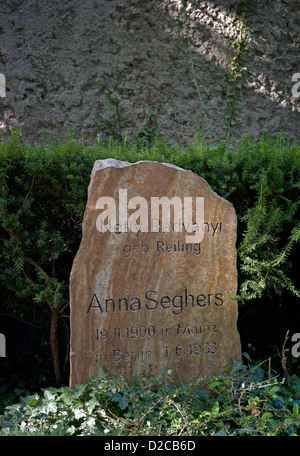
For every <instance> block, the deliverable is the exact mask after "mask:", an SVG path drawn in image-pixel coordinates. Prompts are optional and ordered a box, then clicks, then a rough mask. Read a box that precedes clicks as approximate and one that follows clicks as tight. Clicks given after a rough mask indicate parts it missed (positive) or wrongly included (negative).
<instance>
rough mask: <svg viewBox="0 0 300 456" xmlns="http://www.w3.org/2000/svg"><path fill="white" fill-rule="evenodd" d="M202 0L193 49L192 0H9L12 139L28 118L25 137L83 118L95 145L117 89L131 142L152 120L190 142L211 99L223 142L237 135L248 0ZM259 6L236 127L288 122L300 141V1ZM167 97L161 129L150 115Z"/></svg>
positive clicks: (83, 129)
mask: <svg viewBox="0 0 300 456" xmlns="http://www.w3.org/2000/svg"><path fill="white" fill-rule="evenodd" d="M198 4H199V5H198V6H199V9H198V10H197V11H196V12H195V13H194V14H193V20H192V26H191V34H190V35H191V36H190V38H191V43H192V46H191V48H190V50H191V55H190V53H189V47H188V44H187V40H186V34H185V33H184V29H183V27H182V25H181V24H182V23H183V20H184V15H183V14H182V13H181V12H180V10H181V2H180V1H171V0H155V1H151V0H146V1H140V0H111V1H108V0H107V1H104V0H103V1H94V0H85V1H84V3H83V2H82V1H80V0H65V1H64V2H61V1H57V0H55V1H51V2H49V1H47V0H39V1H38V2H36V1H33V0H27V1H22V0H10V1H5V2H1V5H0V73H3V74H4V75H5V77H6V98H0V134H1V135H2V136H3V137H4V138H5V137H6V136H8V135H9V131H10V129H11V128H12V126H13V125H15V124H19V125H21V127H22V132H23V139H24V140H25V141H28V142H31V143H32V142H33V143H36V142H38V141H39V139H40V135H41V134H42V132H46V133H47V136H48V137H49V138H51V137H53V136H54V137H60V138H62V139H66V138H67V137H68V135H69V129H70V127H73V128H75V129H77V132H78V134H81V133H82V134H83V135H84V138H85V139H86V141H87V142H88V143H94V141H95V140H96V137H97V133H99V131H100V125H101V124H100V122H99V118H100V117H103V118H106V119H109V120H113V114H114V112H113V109H112V106H111V105H110V103H109V102H108V100H107V98H106V96H105V93H106V92H110V93H111V94H112V95H113V96H114V97H115V98H116V99H118V100H119V101H120V103H121V104H120V106H121V107H122V108H124V110H125V114H126V115H127V118H128V123H127V127H126V129H127V130H128V132H129V139H134V138H135V137H134V133H137V134H138V133H140V132H141V131H142V130H143V128H144V127H145V126H146V125H147V124H148V127H149V128H150V130H152V132H159V133H160V136H161V137H162V138H163V139H165V140H166V141H167V142H170V143H178V144H180V145H183V144H185V143H187V142H189V141H191V140H192V139H193V136H194V134H195V132H196V130H197V128H198V124H199V119H200V114H201V109H202V107H203V106H204V105H205V106H209V107H210V108H209V109H207V110H206V115H205V116H204V117H203V118H202V121H201V130H202V131H203V132H204V133H205V137H206V138H207V139H209V140H211V141H212V143H215V142H216V141H219V140H220V139H221V138H222V137H224V135H226V130H224V128H223V126H222V125H223V121H224V117H225V114H226V110H227V99H226V91H227V90H228V89H229V88H230V84H229V83H228V80H227V76H226V72H227V71H228V69H229V64H230V60H231V58H232V46H231V42H232V41H233V40H234V39H235V38H236V30H235V27H234V21H235V18H236V14H238V13H239V8H238V7H239V5H240V4H241V2H240V1H238V0H220V1H218V2H212V1H201V2H198ZM292 4H293V6H292ZM249 5H250V6H249V19H248V23H249V28H250V30H251V34H250V36H249V40H250V43H251V47H252V50H251V53H250V55H249V61H248V62H246V66H247V71H246V72H244V79H243V82H244V87H243V90H242V96H243V98H242V100H241V101H238V103H237V106H236V110H237V115H236V120H239V121H240V124H239V125H238V128H236V129H235V131H234V133H235V135H236V137H237V138H239V137H241V136H245V135H248V136H250V137H251V138H254V139H255V138H257V137H258V135H259V134H260V132H261V131H262V130H263V129H267V128H268V127H269V128H270V129H271V131H272V132H278V131H279V128H280V122H281V123H282V126H283V128H285V129H286V132H287V134H288V136H290V137H291V138H292V139H293V140H294V141H296V142H298V141H299V128H298V126H299V118H300V105H299V97H293V94H292V87H293V85H294V83H293V82H292V77H293V74H295V73H299V48H300V39H299V27H300V3H299V0H296V1H293V2H276V1H275V0H267V1H264V2H262V1H260V0H251V1H250V2H249ZM191 56H192V57H193V58H195V60H194V62H195V64H196V66H195V72H196V73H195V75H194V74H193V71H192V66H191ZM195 76H196V80H197V81H198V84H199V87H200V92H201V100H199V96H198V93H197V89H196V86H195ZM160 106H161V108H162V109H163V112H164V115H165V117H164V118H161V117H160V116H159V114H158V116H157V119H156V120H157V122H158V124H159V128H157V125H156V124H155V122H152V124H151V122H150V116H151V115H152V111H151V110H153V109H154V110H156V112H157V113H159V111H158V110H159V107H160ZM124 133H125V131H124ZM103 137H105V135H103Z"/></svg>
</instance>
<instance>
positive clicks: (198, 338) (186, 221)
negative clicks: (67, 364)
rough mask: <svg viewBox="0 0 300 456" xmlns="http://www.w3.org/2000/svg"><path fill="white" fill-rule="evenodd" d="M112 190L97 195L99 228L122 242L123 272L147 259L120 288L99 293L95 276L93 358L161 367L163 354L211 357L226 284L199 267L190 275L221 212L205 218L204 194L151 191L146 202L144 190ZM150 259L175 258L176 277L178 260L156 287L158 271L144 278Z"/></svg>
mask: <svg viewBox="0 0 300 456" xmlns="http://www.w3.org/2000/svg"><path fill="white" fill-rule="evenodd" d="M117 196H118V198H115V197H111V196H102V197H100V198H99V199H98V200H97V202H96V209H97V210H98V215H97V218H96V228H97V231H98V232H99V236H103V237H106V238H109V240H107V241H106V242H108V243H109V242H111V246H112V247H111V249H115V248H116V247H117V249H118V250H119V254H118V255H117V257H118V264H119V267H120V274H121V271H122V270H124V268H125V269H126V268H127V269H129V268H131V269H132V268H133V269H134V268H135V267H140V268H142V267H144V269H145V280H144V281H142V282H141V281H140V280H139V283H135V282H134V279H133V280H131V281H130V282H131V283H130V284H129V285H130V286H128V283H125V282H124V287H123V289H124V291H123V292H121V290H122V287H121V288H118V292H119V294H118V295H117V294H116V293H114V292H111V294H108V293H107V292H106V293H104V292H103V287H102V281H101V279H100V281H99V283H98V284H97V285H98V286H97V287H96V289H95V290H94V293H93V294H92V295H91V296H90V299H89V302H88V305H87V309H86V312H87V314H88V316H90V318H93V319H94V320H95V323H96V324H95V325H94V326H93V329H92V331H93V350H92V355H93V357H94V360H95V363H109V364H110V365H114V366H115V367H119V368H121V367H122V366H125V367H126V365H127V366H128V364H130V363H135V364H136V363H139V364H143V365H144V367H145V369H144V370H147V368H148V370H149V368H150V371H151V366H152V365H153V366H154V365H156V366H157V365H159V364H161V367H164V366H166V361H168V362H169V364H168V365H169V366H170V367H172V362H173V364H174V367H175V368H176V366H177V364H178V362H179V363H180V361H181V360H182V359H185V360H187V359H190V362H195V361H199V360H200V359H201V360H202V362H205V357H206V358H207V359H211V358H212V357H213V356H214V355H216V354H217V352H218V339H219V331H220V328H218V324H217V322H216V321H215V320H214V312H216V311H218V309H220V308H221V307H222V306H223V305H224V301H225V299H224V292H223V290H222V289H218V288H216V289H209V287H208V286H207V284H206V283H205V277H204V278H203V279H201V275H199V280H198V284H197V286H195V278H194V277H193V280H192V281H191V282H192V283H191V284H190V283H189V280H188V279H189V275H190V274H191V272H190V270H191V265H192V269H193V265H195V268H194V269H195V272H196V273H197V274H198V271H199V265H201V256H203V248H204V246H205V242H204V239H205V237H208V236H210V237H211V238H212V240H214V238H215V237H216V236H221V235H222V229H223V227H222V223H223V222H222V218H221V217H220V218H219V220H217V221H215V220H213V221H211V220H206V219H205V198H204V197H191V196H184V197H178V196H173V197H172V198H168V197H167V196H163V197H156V196H154V197H153V196H151V198H150V204H149V201H148V199H149V198H148V199H147V198H145V197H143V196H133V197H131V198H130V199H129V198H128V192H127V190H126V189H119V191H118V195H117ZM120 263H123V264H122V266H121V264H120ZM153 263H154V266H153V267H155V264H157V267H166V268H168V267H169V268H171V269H172V266H173V265H177V270H178V272H179V273H178V274H177V277H176V267H175V271H174V270H173V272H171V274H170V275H171V277H170V284H169V285H168V284H165V283H164V286H163V287H161V286H160V282H159V273H158V279H157V278H156V279H155V280H154V281H153V283H151V281H147V269H148V270H149V269H151V267H152V266H151V264H153ZM147 264H148V267H147V266H145V265H147ZM196 266H197V267H196ZM205 267H206V268H207V265H206V264H205V263H203V264H202V268H205ZM173 269H174V268H173ZM185 269H186V272H187V275H186V277H185V275H184V270H185ZM158 272H159V271H158ZM150 275H151V277H153V274H150ZM154 277H155V274H154ZM154 277H153V278H154ZM174 279H175V283H174ZM120 280H122V277H121V276H120ZM176 282H177V283H176ZM174 285H175V286H174ZM207 310H209V311H210V312H209V313H210V315H209V317H208V318H207V316H206V313H207ZM205 311H206V312H205ZM114 321H115V323H116V324H114V323H113V322H114ZM121 323H122V324H121ZM181 363H182V361H181ZM141 370H143V369H141Z"/></svg>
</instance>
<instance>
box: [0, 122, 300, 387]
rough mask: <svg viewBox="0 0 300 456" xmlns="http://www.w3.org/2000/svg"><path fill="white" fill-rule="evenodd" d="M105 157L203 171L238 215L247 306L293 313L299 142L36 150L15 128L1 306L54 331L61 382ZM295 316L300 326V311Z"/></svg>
mask: <svg viewBox="0 0 300 456" xmlns="http://www.w3.org/2000/svg"><path fill="white" fill-rule="evenodd" d="M104 158H115V159H119V160H126V161H129V162H135V161H139V160H156V161H160V162H167V163H172V164H174V165H177V166H180V167H182V168H185V169H189V170H192V171H193V172H195V173H197V174H198V175H200V176H201V177H202V178H204V179H205V180H206V181H207V182H208V183H209V184H210V186H211V187H212V189H213V190H214V191H215V192H216V193H218V194H219V195H220V196H222V197H224V198H226V199H227V200H229V201H230V202H231V203H232V204H233V205H234V207H235V209H236V212H237V217H238V242H237V250H238V280H239V289H238V296H237V299H238V301H239V303H240V306H241V308H243V306H247V305H248V304H247V303H253V302H256V304H257V303H258V305H259V312H260V313H263V312H264V306H265V304H266V302H269V303H271V304H272V305H274V306H276V303H278V301H280V300H281V301H280V302H281V304H282V303H283V301H282V298H281V297H282V296H284V299H287V302H285V305H286V311H287V312H288V311H289V306H288V301H289V300H290V299H294V300H296V301H297V300H298V299H299V290H298V288H299V275H298V273H297V265H296V260H297V256H298V254H299V247H298V246H299V244H298V241H299V231H300V230H299V175H300V147H293V146H291V145H290V143H289V141H288V140H287V139H286V138H285V137H284V136H282V135H280V136H277V137H275V138H272V137H271V136H270V135H268V134H263V135H262V136H261V138H260V140H259V141H251V140H250V139H249V138H244V139H243V140H242V141H241V143H240V144H239V145H234V144H230V145H229V144H226V143H220V144H219V145H217V146H216V147H211V146H206V145H205V144H203V143H202V142H201V141H199V139H197V138H196V140H195V142H194V143H193V144H190V145H189V146H187V147H185V148H181V147H180V146H169V145H167V144H165V143H164V142H163V141H161V140H156V141H155V142H154V143H153V145H152V146H151V147H149V146H148V145H147V143H143V142H142V141H140V142H137V143H135V144H131V145H129V144H127V143H126V141H125V142H123V143H122V144H121V143H118V142H117V141H115V140H113V139H110V140H109V141H107V142H102V141H101V140H100V139H98V141H97V143H96V144H95V145H94V146H86V145H85V144H84V143H81V144H79V143H78V142H76V141H75V139H74V138H70V140H69V141H68V142H66V143H63V144H61V143H59V142H57V141H52V142H49V143H46V142H45V141H42V142H41V144H40V145H39V146H36V147H33V146H30V145H27V144H25V143H23V142H22V139H21V134H20V130H19V129H18V128H16V129H14V130H13V132H12V137H11V139H10V141H8V142H7V143H3V144H1V145H0V182H1V186H0V283H1V300H2V301H1V311H2V313H6V314H9V315H12V316H14V317H15V318H17V319H19V320H25V321H27V322H29V321H30V322H31V323H32V322H34V323H35V324H37V325H40V326H46V327H47V328H48V329H49V334H50V335H49V343H50V347H51V359H52V361H53V367H54V369H53V370H54V376H55V382H56V383H57V384H60V383H61V382H63V381H64V380H65V378H67V377H64V372H65V374H66V376H67V368H66V363H65V365H64V367H65V368H66V369H65V371H63V359H66V358H65V357H66V355H67V353H68V344H67V341H68V318H67V317H68V305H69V294H68V285H69V274H70V271H71V267H72V262H73V259H74V257H75V254H76V252H77V249H78V247H79V243H80V239H81V223H82V218H83V213H84V209H85V204H86V198H87V187H88V183H89V179H90V173H91V170H92V167H93V164H94V161H95V160H97V159H104ZM150 178H151V176H150ZM286 297H288V298H286ZM291 319H293V320H295V321H296V322H299V311H298V314H297V315H293V316H291ZM0 329H1V328H0ZM61 334H65V336H64V337H65V338H64V341H63V344H61V343H60V337H62V336H61ZM281 342H282V340H280V341H278V344H280V343H281ZM62 346H63V347H62ZM62 348H63V350H62ZM31 362H34V361H31Z"/></svg>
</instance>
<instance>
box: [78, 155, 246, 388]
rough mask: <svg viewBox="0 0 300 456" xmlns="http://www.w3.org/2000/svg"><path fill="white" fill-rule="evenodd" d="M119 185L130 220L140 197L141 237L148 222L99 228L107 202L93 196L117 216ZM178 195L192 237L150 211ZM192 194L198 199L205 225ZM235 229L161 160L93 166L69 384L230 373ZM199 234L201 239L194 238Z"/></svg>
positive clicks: (199, 186)
mask: <svg viewBox="0 0 300 456" xmlns="http://www.w3.org/2000/svg"><path fill="white" fill-rule="evenodd" d="M120 189H122V190H124V189H126V190H127V201H128V214H127V215H126V217H125V220H128V222H130V221H132V217H133V215H134V214H135V215H137V212H136V211H138V210H139V208H140V207H141V206H135V205H136V201H135V204H133V205H132V206H131V203H130V202H134V200H132V198H134V197H137V196H139V197H143V198H145V201H146V202H147V205H146V208H147V209H148V222H149V224H148V225H146V224H144V226H148V230H146V229H145V228H143V229H144V231H142V227H143V223H144V220H145V218H137V220H136V221H137V223H139V224H141V225H140V230H141V231H138V230H136V229H135V228H134V225H129V224H128V225H127V228H128V229H126V231H127V232H121V233H120V232H113V231H114V230H113V225H109V223H108V219H104V218H103V220H102V221H103V222H105V224H106V226H105V227H104V223H103V224H102V228H101V230H100V224H99V216H100V214H104V213H105V212H104V210H106V209H107V208H108V206H104V205H103V206H102V209H101V207H100V206H99V198H102V197H112V198H113V200H114V201H115V202H116V208H117V210H118V208H119V207H121V206H122V205H121V206H119V202H120V201H121V200H120V193H119V190H120ZM175 196H176V197H179V198H180V201H181V202H182V203H185V201H188V200H184V198H185V197H193V200H192V201H193V219H192V222H193V223H196V225H193V226H194V227H196V226H197V227H198V229H199V231H197V230H196V231H195V232H193V233H189V236H190V238H189V239H187V238H186V235H187V233H186V231H185V230H186V229H189V227H188V225H187V224H185V225H184V226H183V225H181V226H182V227H183V228H182V229H181V228H179V224H177V225H176V224H175V223H174V221H176V220H177V219H176V220H175V218H174V217H175V214H173V212H172V210H171V217H170V223H169V224H167V223H165V220H164V219H163V218H162V217H163V213H165V212H164V211H165V209H163V210H162V212H161V213H160V215H159V217H160V218H159V220H160V224H158V222H157V220H158V219H155V218H154V215H153V214H154V212H151V211H152V210H153V207H154V203H153V200H152V199H151V198H153V197H159V198H162V197H168V198H169V200H171V198H173V197H175ZM196 198H204V200H201V201H204V218H203V219H202V223H201V218H200V217H199V214H200V212H197V211H196V201H198V200H197V199H196ZM173 201H175V200H173ZM199 201H200V199H199ZM126 207H127V206H126ZM183 207H184V209H185V207H186V206H185V205H183ZM184 214H185V210H184V212H182V218H181V217H179V221H181V220H185V219H184V218H183V217H184ZM102 216H103V215H102ZM127 216H128V219H127ZM144 216H145V213H144ZM103 217H104V216H103ZM150 220H151V223H150ZM117 221H118V220H117ZM96 223H98V225H96ZM236 223H237V221H236V214H235V210H234V207H233V206H232V204H231V203H229V202H228V201H226V200H224V199H223V198H221V197H219V196H218V195H217V194H216V193H214V192H213V191H212V190H211V188H210V186H209V185H208V183H207V182H206V181H205V180H203V179H202V178H201V177H199V176H197V175H196V174H194V173H192V172H191V171H186V170H183V169H180V168H178V167H176V166H172V165H169V164H162V163H158V162H144V161H143V162H138V163H134V164H130V163H127V162H121V161H116V160H112V159H109V160H98V161H96V162H95V165H94V168H93V171H92V175H91V181H90V185H89V188H88V201H87V206H86V211H85V216H84V221H83V236H82V241H81V245H80V248H79V250H78V253H77V255H76V258H75V260H74V264H73V268H72V272H71V277H70V305H71V355H70V361H71V375H70V385H71V386H72V387H74V385H75V384H80V383H82V382H84V381H85V380H86V379H87V378H90V377H92V376H95V375H96V374H97V372H98V370H99V367H100V366H102V367H103V368H104V370H106V371H107V372H109V373H110V374H113V373H123V374H124V376H125V377H126V378H130V377H132V376H133V375H137V374H139V373H142V372H149V373H151V374H153V375H159V374H161V373H162V372H163V371H162V369H165V370H166V371H167V370H169V369H171V370H173V372H174V374H175V378H176V379H177V380H176V381H178V382H181V381H183V382H185V381H188V380H189V379H191V378H198V377H199V376H203V375H209V374H213V373H216V372H220V371H223V372H229V371H230V369H231V367H232V357H233V358H235V359H240V357H241V346H240V338H239V334H238V331H237V326H236V322H237V315H238V310H237V303H236V301H234V300H231V299H229V297H232V296H234V295H235V294H236V292H237V268H236V257H237V253H236ZM200 225H201V227H200ZM124 226H125V225H124ZM97 227H98V228H97ZM116 228H117V229H116V231H118V230H119V231H120V229H119V227H116ZM109 229H110V231H109ZM201 229H202V230H203V231H201ZM100 231H102V232H100ZM202 232H203V239H202V240H201V242H198V241H199V238H197V242H191V240H192V241H194V238H193V236H195V235H196V234H197V235H199V233H202ZM195 240H196V239H195ZM123 298H124V299H123Z"/></svg>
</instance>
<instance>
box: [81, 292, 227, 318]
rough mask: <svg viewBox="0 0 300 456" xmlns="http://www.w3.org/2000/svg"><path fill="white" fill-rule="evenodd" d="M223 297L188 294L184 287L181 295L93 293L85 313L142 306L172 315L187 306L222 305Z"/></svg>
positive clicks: (135, 308) (113, 311) (122, 310)
mask: <svg viewBox="0 0 300 456" xmlns="http://www.w3.org/2000/svg"><path fill="white" fill-rule="evenodd" d="M223 304H224V299H223V296H222V293H213V294H210V293H208V294H203V293H200V294H189V292H188V290H187V289H185V290H184V293H183V294H182V295H176V296H167V295H166V296H159V294H158V292H157V291H154V290H149V291H146V293H145V294H144V296H143V298H141V299H140V298H137V297H134V298H130V297H122V298H120V299H112V298H106V299H103V298H101V297H100V296H97V295H96V294H94V295H93V296H92V298H91V301H90V303H89V306H88V309H87V313H90V312H91V311H98V312H101V313H115V312H138V311H140V310H141V309H142V308H146V309H147V310H149V311H155V310H157V309H163V310H171V311H172V312H173V314H174V315H180V314H182V312H183V310H184V309H187V308H189V307H199V308H204V307H213V306H216V307H220V306H223Z"/></svg>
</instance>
